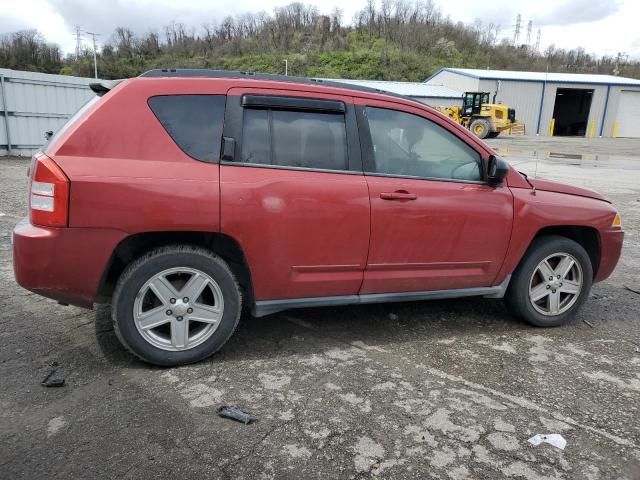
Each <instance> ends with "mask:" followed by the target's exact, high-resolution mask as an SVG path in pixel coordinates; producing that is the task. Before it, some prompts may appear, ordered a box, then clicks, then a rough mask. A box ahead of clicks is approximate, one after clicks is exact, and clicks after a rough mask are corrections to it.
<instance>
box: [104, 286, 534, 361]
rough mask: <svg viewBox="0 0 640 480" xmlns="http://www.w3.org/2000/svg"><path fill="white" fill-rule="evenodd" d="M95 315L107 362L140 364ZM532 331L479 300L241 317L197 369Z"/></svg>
mask: <svg viewBox="0 0 640 480" xmlns="http://www.w3.org/2000/svg"><path fill="white" fill-rule="evenodd" d="M95 314H96V315H95V316H96V320H95V331H96V339H97V342H98V345H99V347H100V349H101V350H102V353H103V354H104V356H105V358H106V359H107V361H109V362H110V363H113V364H116V365H120V366H124V367H135V368H140V366H141V365H145V364H144V363H143V362H141V361H140V360H138V359H137V358H136V357H135V356H134V355H133V354H131V353H130V352H128V351H127V350H126V349H125V348H124V347H123V346H122V345H121V343H120V341H119V340H118V338H117V337H116V334H115V331H114V329H113V324H112V321H111V307H110V305H97V306H96V311H95ZM531 328H532V327H530V326H528V325H526V324H525V323H524V322H522V321H520V320H518V319H515V318H513V317H512V316H510V315H509V314H508V313H507V311H506V309H505V307H504V305H503V303H502V302H501V301H497V300H486V299H481V298H462V299H451V300H431V301H421V302H405V303H385V304H375V305H353V306H344V307H325V308H309V309H298V310H289V311H286V312H281V313H277V314H273V315H268V316H266V317H262V318H254V317H252V316H251V315H248V314H245V315H243V316H242V318H241V320H240V324H239V325H238V329H237V330H236V332H235V333H234V335H233V336H232V337H231V339H229V341H228V342H227V344H226V345H225V346H224V347H223V348H222V350H221V351H220V352H218V353H216V354H215V355H213V356H212V357H211V358H209V359H207V360H204V361H203V362H201V364H205V363H207V362H233V361H239V360H247V359H264V358H274V357H278V356H292V355H311V354H314V353H315V354H319V353H323V352H325V351H327V350H330V349H332V348H345V347H350V346H351V344H352V342H363V343H364V344H366V345H370V346H377V347H381V348H385V346H388V345H391V344H398V343H400V344H402V343H405V342H416V341H418V342H419V341H421V340H422V341H428V342H436V341H438V340H440V339H446V338H451V337H457V336H464V337H466V336H473V335H482V334H487V333H490V334H492V335H496V336H500V335H507V334H511V335H513V334H517V332H520V331H523V332H526V331H531ZM300 339H302V340H303V341H299V340H300Z"/></svg>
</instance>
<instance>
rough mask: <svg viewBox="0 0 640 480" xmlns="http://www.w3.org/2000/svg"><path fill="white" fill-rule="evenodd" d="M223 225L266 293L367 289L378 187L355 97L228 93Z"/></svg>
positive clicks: (262, 295) (259, 292)
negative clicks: (367, 170) (372, 195)
mask: <svg viewBox="0 0 640 480" xmlns="http://www.w3.org/2000/svg"><path fill="white" fill-rule="evenodd" d="M223 137H224V139H223V155H222V156H223V158H222V160H221V162H220V190H221V229H222V232H223V233H225V234H227V235H230V236H232V237H233V238H235V239H236V240H237V241H238V242H239V243H240V245H241V247H242V249H243V251H244V252H245V255H246V257H247V261H248V263H249V266H250V269H251V275H252V282H253V288H254V294H255V297H256V300H273V299H288V298H304V297H325V296H336V295H353V294H357V293H358V291H359V289H360V285H361V283H362V277H363V271H364V267H365V264H366V257H367V250H368V245H369V193H368V189H367V184H366V181H365V179H364V176H363V173H362V165H361V159H360V146H359V140H358V134H357V126H356V120H355V113H354V107H353V103H352V99H351V98H350V97H343V96H335V95H322V96H321V98H320V96H318V95H317V94H311V93H305V92H300V91H295V90H271V89H239V88H234V89H231V90H230V91H229V92H228V97H227V111H226V116H225V127H224V134H223Z"/></svg>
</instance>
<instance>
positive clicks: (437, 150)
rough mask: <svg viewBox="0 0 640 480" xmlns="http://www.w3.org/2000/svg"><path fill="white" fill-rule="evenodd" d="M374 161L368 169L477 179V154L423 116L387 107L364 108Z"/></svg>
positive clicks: (377, 171) (394, 173) (478, 166)
mask: <svg viewBox="0 0 640 480" xmlns="http://www.w3.org/2000/svg"><path fill="white" fill-rule="evenodd" d="M366 117H367V121H368V123H369V130H370V132H371V142H372V147H373V163H374V165H373V166H372V168H371V167H370V168H369V170H372V171H371V172H370V173H381V174H388V175H398V176H410V177H421V178H441V179H448V180H463V181H480V180H482V175H481V173H480V164H481V163H480V155H479V154H478V152H476V151H475V150H473V149H472V148H471V147H470V146H468V145H467V144H466V143H465V142H463V141H462V140H460V139H459V138H458V137H456V136H455V135H453V134H452V133H450V132H449V131H447V130H446V129H445V128H442V127H441V126H440V125H437V124H436V123H434V122H431V121H429V120H427V119H425V118H422V117H419V116H418V115H412V114H410V113H406V112H400V111H397V110H389V109H386V108H375V107H367V108H366Z"/></svg>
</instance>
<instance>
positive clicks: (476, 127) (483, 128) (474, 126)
mask: <svg viewBox="0 0 640 480" xmlns="http://www.w3.org/2000/svg"><path fill="white" fill-rule="evenodd" d="M469 129H470V130H471V131H472V132H473V134H474V135H475V136H476V137H478V138H482V139H485V138H487V137H488V136H489V134H490V133H491V124H490V123H489V120H485V119H484V118H478V119H476V120H474V121H473V122H471V125H470V127H469Z"/></svg>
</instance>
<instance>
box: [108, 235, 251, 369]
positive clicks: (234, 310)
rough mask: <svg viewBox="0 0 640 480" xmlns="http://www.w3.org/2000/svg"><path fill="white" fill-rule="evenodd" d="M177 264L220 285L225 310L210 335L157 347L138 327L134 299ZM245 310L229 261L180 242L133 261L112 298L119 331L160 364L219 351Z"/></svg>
mask: <svg viewBox="0 0 640 480" xmlns="http://www.w3.org/2000/svg"><path fill="white" fill-rule="evenodd" d="M176 267H183V268H184V267H187V268H191V269H197V270H199V271H201V272H203V273H205V274H207V275H208V276H210V277H211V278H212V279H213V280H214V281H215V282H216V283H217V284H218V286H219V287H220V291H221V293H222V297H223V300H224V310H223V313H222V318H221V320H220V322H219V325H218V327H217V328H216V329H215V331H214V332H213V334H212V335H211V337H209V338H208V339H207V340H206V341H204V342H203V343H200V344H198V345H196V346H194V347H193V348H191V349H188V350H181V351H167V350H163V349H162V348H158V347H156V346H154V345H152V344H151V343H149V342H148V341H147V340H145V339H144V338H143V336H142V335H141V334H140V332H139V331H138V329H137V327H136V325H135V322H134V312H133V310H134V302H135V299H136V296H137V295H138V292H139V291H140V289H141V288H142V287H143V286H144V284H145V283H146V282H147V281H148V280H149V279H151V278H152V277H153V276H154V275H156V274H158V273H160V272H162V271H164V270H167V269H170V268H176ZM241 311H242V294H241V290H240V287H239V285H238V282H237V281H236V279H235V277H234V275H233V273H232V271H231V270H230V269H229V267H228V265H227V264H226V263H225V261H224V260H222V259H221V258H220V257H218V256H217V255H215V254H214V253H212V252H210V251H208V250H206V249H204V248H200V247H193V246H185V245H177V246H169V247H162V248H158V249H156V250H152V251H150V252H148V253H147V254H145V255H143V256H142V257H140V258H138V259H137V260H135V261H134V262H132V263H131V264H130V265H129V266H128V267H127V268H126V269H125V271H124V272H123V273H122V275H121V276H120V279H119V280H118V283H117V285H116V289H115V292H114V295H113V300H112V309H111V312H112V319H113V322H114V329H115V332H116V335H117V336H118V338H119V339H120V341H121V342H122V344H123V345H124V346H125V347H126V348H127V349H128V350H129V351H131V352H132V353H133V354H134V355H136V356H137V357H139V358H140V359H142V360H144V361H145V362H148V363H152V364H154V365H160V366H165V367H167V366H177V365H185V364H188V363H194V362H198V361H200V360H203V359H205V358H207V357H209V356H211V355H212V354H214V353H215V352H217V351H218V350H219V349H220V348H222V346H223V345H224V344H225V343H226V342H227V340H228V339H229V338H230V337H231V335H232V334H233V332H234V331H235V329H236V327H237V325H238V322H239V320H240V313H241Z"/></svg>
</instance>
